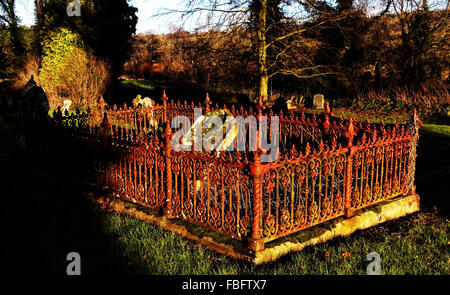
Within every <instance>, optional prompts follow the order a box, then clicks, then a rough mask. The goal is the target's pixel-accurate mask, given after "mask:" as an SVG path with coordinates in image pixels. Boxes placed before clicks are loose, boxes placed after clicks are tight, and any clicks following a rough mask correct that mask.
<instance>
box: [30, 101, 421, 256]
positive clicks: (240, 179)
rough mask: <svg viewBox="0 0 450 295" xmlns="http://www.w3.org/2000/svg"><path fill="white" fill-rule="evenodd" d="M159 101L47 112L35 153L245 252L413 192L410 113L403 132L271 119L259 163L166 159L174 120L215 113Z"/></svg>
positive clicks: (229, 157) (211, 156)
mask: <svg viewBox="0 0 450 295" xmlns="http://www.w3.org/2000/svg"><path fill="white" fill-rule="evenodd" d="M162 99H163V104H162V105H155V106H153V107H150V108H138V107H132V108H130V107H127V106H126V105H124V106H123V107H122V108H118V107H116V106H113V107H112V108H111V109H108V110H105V109H96V110H87V111H86V112H79V111H77V112H75V113H74V114H72V115H69V114H65V115H63V114H62V113H61V111H60V110H56V111H55V112H54V114H53V118H52V119H51V120H50V121H49V122H50V123H49V124H48V127H47V129H46V130H45V132H43V133H42V134H44V133H45V134H47V135H46V136H45V139H46V142H45V143H42V142H41V145H40V149H41V151H46V152H47V155H49V156H48V157H47V159H48V161H49V162H51V161H52V159H54V155H55V152H56V151H63V154H65V155H68V157H67V158H65V165H64V167H71V170H73V171H75V172H73V173H72V174H77V176H78V177H80V176H84V177H85V178H86V179H89V180H90V181H91V182H94V183H95V184H97V185H99V186H101V187H102V188H105V189H107V190H108V191H110V192H112V193H114V194H115V195H117V196H119V197H120V198H122V199H123V200H126V201H129V202H134V203H138V204H141V205H143V206H146V207H149V208H152V209H155V210H161V212H162V214H164V215H165V216H166V217H168V218H180V219H184V220H186V221H188V222H192V223H195V224H198V225H200V226H202V227H206V228H209V229H211V230H213V231H217V232H219V233H222V234H225V235H228V236H231V237H232V238H235V239H238V240H242V241H247V242H248V247H249V248H250V249H251V250H254V251H259V250H262V249H263V248H264V243H267V242H269V241H272V240H275V239H277V238H280V237H283V236H286V235H289V234H292V233H295V232H298V231H300V230H303V229H305V228H308V227H311V226H314V225H316V224H319V223H322V222H325V221H327V220H331V219H334V218H336V217H339V216H343V215H345V216H347V217H350V216H352V214H353V212H354V211H355V210H358V209H361V208H364V207H368V206H371V205H373V204H376V203H377V202H380V201H383V200H387V199H391V198H395V197H397V196H400V195H404V194H408V193H415V188H414V166H415V146H416V144H417V138H418V127H419V122H420V121H419V120H418V118H417V115H416V113H414V117H413V119H412V121H411V122H410V123H409V124H408V125H406V126H399V125H395V126H385V125H384V124H371V123H370V122H369V121H367V122H365V123H362V124H355V122H354V120H353V119H350V120H343V119H342V118H336V117H334V116H332V113H331V112H330V111H329V109H328V108H326V110H325V112H324V113H323V114H319V115H309V114H304V113H302V114H300V115H298V116H296V115H294V114H292V113H290V114H282V113H280V114H277V115H278V116H279V122H280V127H279V132H280V154H279V157H278V159H277V160H276V161H275V162H271V163H262V162H261V155H262V153H263V151H261V149H260V146H259V145H258V149H257V150H256V151H246V152H238V151H234V152H221V153H220V155H219V156H218V155H217V154H216V153H214V152H206V151H201V152H182V151H181V152H177V151H174V150H173V149H172V146H171V137H172V134H173V130H172V129H171V128H170V125H169V124H167V123H168V122H170V121H171V120H172V118H174V117H175V116H179V115H183V116H186V117H188V118H190V119H191V120H192V121H193V119H194V118H193V116H194V114H193V113H194V108H195V107H202V109H203V111H204V112H205V113H208V112H210V111H212V110H217V109H220V107H219V106H218V105H215V106H213V107H212V106H211V102H210V100H209V97H208V96H207V99H206V101H205V103H204V104H203V105H202V104H199V105H198V106H196V105H194V104H193V103H191V104H187V103H186V102H185V103H179V102H173V101H170V100H168V98H167V97H166V95H165V93H164V95H163V97H162ZM224 107H225V106H224ZM229 110H230V112H231V113H232V114H233V115H234V116H242V117H244V118H246V117H248V116H256V117H257V118H260V116H262V115H264V114H267V115H269V120H270V116H271V115H274V114H273V113H271V111H269V112H265V111H264V107H263V106H262V102H260V103H259V105H258V108H257V109H256V110H252V109H249V110H244V109H243V108H242V107H241V108H240V109H239V110H237V109H235V107H234V106H231V107H230V108H229ZM41 125H42V124H41ZM41 125H40V126H41ZM269 125H270V124H269ZM162 126H164V128H160V129H158V127H162ZM161 129H162V130H161ZM246 131H247V132H248V126H246ZM36 134H39V133H36ZM44 145H45V146H44ZM37 146H38V145H36V144H35V145H34V147H37ZM247 147H248V146H247ZM54 164H58V163H54Z"/></svg>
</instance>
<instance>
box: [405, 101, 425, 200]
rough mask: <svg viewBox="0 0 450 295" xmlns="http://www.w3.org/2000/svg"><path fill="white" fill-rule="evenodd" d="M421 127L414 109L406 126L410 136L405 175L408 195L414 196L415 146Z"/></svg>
mask: <svg viewBox="0 0 450 295" xmlns="http://www.w3.org/2000/svg"><path fill="white" fill-rule="evenodd" d="M421 125H422V121H420V119H419V116H418V115H417V110H416V109H414V113H413V115H412V117H411V119H410V120H409V122H408V124H407V128H408V132H409V133H410V134H411V145H410V148H409V159H408V174H407V176H406V177H407V186H408V188H407V189H408V194H416V186H415V183H414V178H415V173H416V157H417V145H418V143H419V128H420V126H421Z"/></svg>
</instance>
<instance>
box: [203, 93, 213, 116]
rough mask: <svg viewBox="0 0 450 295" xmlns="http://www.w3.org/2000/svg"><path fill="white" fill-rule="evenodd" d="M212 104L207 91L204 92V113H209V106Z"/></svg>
mask: <svg viewBox="0 0 450 295" xmlns="http://www.w3.org/2000/svg"><path fill="white" fill-rule="evenodd" d="M211 104H212V102H211V100H210V99H209V93H208V92H206V99H205V105H206V114H208V113H209V106H210V105H211Z"/></svg>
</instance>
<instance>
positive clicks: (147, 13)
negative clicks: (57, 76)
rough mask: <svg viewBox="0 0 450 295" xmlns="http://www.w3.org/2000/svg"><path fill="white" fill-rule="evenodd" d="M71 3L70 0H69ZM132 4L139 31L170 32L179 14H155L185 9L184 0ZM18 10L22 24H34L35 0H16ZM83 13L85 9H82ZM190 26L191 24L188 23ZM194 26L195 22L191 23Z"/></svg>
mask: <svg viewBox="0 0 450 295" xmlns="http://www.w3.org/2000/svg"><path fill="white" fill-rule="evenodd" d="M67 3H69V0H68V1H67ZM130 4H131V5H132V6H134V7H136V8H137V9H138V13H137V16H138V23H137V27H136V31H137V33H145V32H148V31H151V32H153V33H168V32H170V28H171V26H179V25H180V20H179V15H176V14H172V15H165V16H155V15H156V14H158V13H159V12H161V11H164V9H172V10H176V9H178V10H180V9H183V7H184V5H183V0H131V1H130ZM16 12H17V14H18V16H19V17H20V20H21V24H23V25H26V26H30V25H32V24H34V1H33V0H16ZM81 13H83V11H81ZM188 26H189V24H188ZM190 26H194V24H190Z"/></svg>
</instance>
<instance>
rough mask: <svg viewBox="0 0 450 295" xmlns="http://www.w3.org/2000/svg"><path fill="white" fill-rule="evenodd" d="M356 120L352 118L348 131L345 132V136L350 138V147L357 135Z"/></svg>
mask: <svg viewBox="0 0 450 295" xmlns="http://www.w3.org/2000/svg"><path fill="white" fill-rule="evenodd" d="M354 122H355V119H353V118H350V120H349V124H348V128H347V132H346V133H345V137H347V139H348V144H347V146H349V147H350V146H352V145H353V137H354V136H355V135H356V131H355V124H354Z"/></svg>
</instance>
